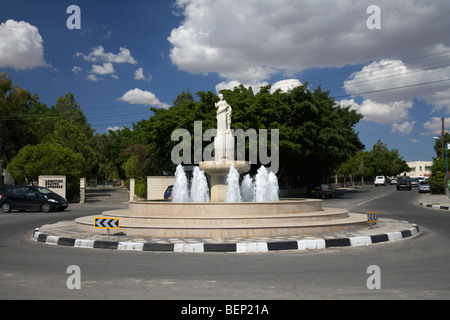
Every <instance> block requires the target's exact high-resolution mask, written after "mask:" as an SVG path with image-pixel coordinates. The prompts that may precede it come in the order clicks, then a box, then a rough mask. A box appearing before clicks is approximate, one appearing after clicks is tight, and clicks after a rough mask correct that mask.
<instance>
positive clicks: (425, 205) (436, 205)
mask: <svg viewBox="0 0 450 320" xmlns="http://www.w3.org/2000/svg"><path fill="white" fill-rule="evenodd" d="M419 206H423V207H425V208H432V209H439V210H448V211H449V210H450V207H449V206H441V205H439V204H432V203H423V202H419Z"/></svg>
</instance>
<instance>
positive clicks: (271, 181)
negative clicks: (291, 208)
mask: <svg viewBox="0 0 450 320" xmlns="http://www.w3.org/2000/svg"><path fill="white" fill-rule="evenodd" d="M267 180H268V181H267V182H268V190H267V195H268V197H267V200H266V201H279V200H280V198H279V196H278V191H279V187H278V178H277V176H276V175H275V173H273V172H270V173H269V177H268V179H267Z"/></svg>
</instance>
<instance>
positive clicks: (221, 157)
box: [199, 94, 250, 202]
mask: <svg viewBox="0 0 450 320" xmlns="http://www.w3.org/2000/svg"><path fill="white" fill-rule="evenodd" d="M215 107H216V108H217V134H216V137H215V138H214V161H203V162H200V163H199V167H200V169H202V170H203V171H204V172H205V173H207V174H209V175H210V178H211V179H210V181H211V189H210V190H211V202H225V200H226V194H227V176H228V173H229V171H230V167H231V166H234V168H235V169H236V170H237V171H238V172H239V173H244V172H247V171H248V170H249V169H250V163H249V162H245V161H244V162H242V161H241V162H238V161H236V160H235V155H234V149H235V148H234V146H235V142H234V140H235V137H234V135H233V132H232V131H231V113H232V108H231V106H230V105H229V104H228V103H227V102H226V100H224V99H223V95H222V94H219V102H217V103H215Z"/></svg>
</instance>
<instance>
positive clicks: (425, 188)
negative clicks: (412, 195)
mask: <svg viewBox="0 0 450 320" xmlns="http://www.w3.org/2000/svg"><path fill="white" fill-rule="evenodd" d="M418 191H419V193H427V192H430V185H429V184H428V180H422V181H420V183H419V189H418Z"/></svg>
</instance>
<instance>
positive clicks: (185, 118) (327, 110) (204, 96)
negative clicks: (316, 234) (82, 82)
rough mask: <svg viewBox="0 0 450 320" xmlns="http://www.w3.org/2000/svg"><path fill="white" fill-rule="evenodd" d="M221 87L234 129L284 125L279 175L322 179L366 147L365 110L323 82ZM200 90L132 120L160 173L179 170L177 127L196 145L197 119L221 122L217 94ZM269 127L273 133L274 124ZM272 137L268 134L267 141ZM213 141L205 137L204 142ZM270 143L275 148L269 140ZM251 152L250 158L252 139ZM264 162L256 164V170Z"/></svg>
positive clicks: (138, 138) (137, 139) (207, 125)
mask: <svg viewBox="0 0 450 320" xmlns="http://www.w3.org/2000/svg"><path fill="white" fill-rule="evenodd" d="M221 93H223V95H224V98H225V99H226V100H227V102H228V103H229V104H230V105H231V106H232V108H233V114H232V129H242V130H244V131H246V130H248V129H255V130H256V131H257V132H258V131H259V129H278V130H279V138H280V145H279V152H280V170H279V172H278V175H279V177H281V178H285V179H290V180H292V181H301V182H303V183H307V182H308V181H312V180H320V179H323V178H325V177H327V176H328V175H329V174H331V173H332V172H334V171H335V170H336V169H337V168H338V166H339V165H340V164H341V163H342V162H343V161H345V160H347V159H348V157H350V156H351V155H353V154H355V153H356V152H357V151H358V150H361V149H362V148H363V145H362V143H361V142H360V140H359V138H358V134H357V133H356V132H355V131H354V126H355V125H356V124H357V123H358V122H359V120H360V119H361V118H362V116H361V115H360V114H358V113H357V112H355V111H354V110H351V109H350V108H349V107H341V106H338V105H336V104H335V102H334V100H333V99H332V98H331V97H329V93H328V92H323V91H322V90H321V88H320V87H319V88H317V89H316V90H314V91H310V90H309V89H308V84H304V85H302V86H300V87H297V88H295V89H293V90H291V91H290V92H287V93H286V92H281V91H280V90H278V91H276V92H275V93H273V94H272V93H271V92H270V86H266V87H263V88H261V90H260V91H259V92H258V93H257V94H254V92H253V90H252V88H245V87H244V86H242V85H241V86H238V87H235V88H234V90H223V91H222V92H221ZM196 95H197V96H198V98H199V100H198V101H194V100H193V99H191V98H190V97H189V98H186V93H182V94H181V95H180V96H179V97H178V98H177V100H176V104H175V105H174V106H173V107H171V108H169V109H154V108H152V111H153V112H154V116H152V117H151V118H150V119H148V120H142V121H140V122H138V123H137V124H135V125H134V126H133V133H132V134H133V135H134V139H133V142H132V143H139V144H144V145H146V146H147V147H148V148H149V150H150V152H151V154H152V155H154V157H155V159H156V162H157V168H158V169H159V170H160V173H162V171H169V172H174V170H175V164H173V163H172V161H171V151H172V149H173V147H174V146H176V145H177V144H178V143H179V142H178V141H171V139H170V138H171V135H172V132H173V131H174V130H176V129H179V128H183V129H186V130H188V131H189V132H190V133H191V139H192V141H191V146H192V147H193V146H194V143H193V140H194V121H202V129H203V132H202V134H204V132H205V131H206V130H208V129H211V128H216V109H215V103H216V102H217V101H218V97H217V95H215V94H214V93H212V92H210V91H209V92H201V91H200V92H197V93H196ZM268 132H269V134H270V130H269V131H268ZM270 139H271V137H270V135H269V137H268V141H270ZM210 143H211V141H202V147H203V148H204V147H206V146H207V145H208V144H210ZM267 148H268V150H269V154H270V152H271V150H270V144H269V145H268V146H267ZM246 153H247V159H248V145H247V150H246ZM192 155H193V152H192ZM192 160H193V159H192ZM299 164H301V165H299ZM260 165H261V164H259V163H258V164H255V165H254V166H253V168H252V171H253V172H255V171H256V169H257V168H258V167H259V166H260Z"/></svg>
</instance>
